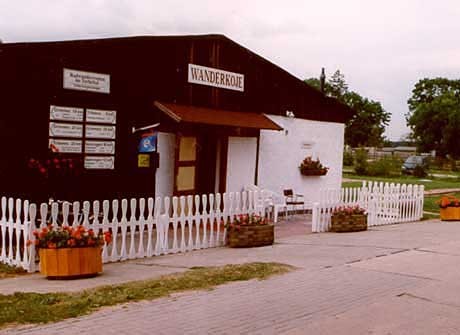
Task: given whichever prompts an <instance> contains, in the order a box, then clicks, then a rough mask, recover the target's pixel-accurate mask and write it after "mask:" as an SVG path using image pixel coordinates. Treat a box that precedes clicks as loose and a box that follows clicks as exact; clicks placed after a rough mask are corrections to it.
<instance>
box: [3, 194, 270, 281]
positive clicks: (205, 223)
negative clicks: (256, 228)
mask: <svg viewBox="0 0 460 335" xmlns="http://www.w3.org/2000/svg"><path fill="white" fill-rule="evenodd" d="M259 198H260V194H259V192H250V191H247V192H242V193H228V194H223V195H221V194H215V195H214V194H210V195H202V196H198V195H196V196H187V197H183V196H182V197H180V198H178V197H172V198H169V197H165V198H160V197H158V198H156V199H155V200H154V199H153V198H149V199H147V200H146V199H131V200H130V201H128V200H127V199H123V200H121V202H120V201H119V200H113V201H108V200H104V201H103V202H102V207H101V203H100V202H99V201H94V202H93V203H92V205H91V203H90V202H88V201H85V202H83V206H82V210H80V203H79V202H74V203H73V204H70V203H68V202H63V203H57V202H54V203H53V204H52V205H51V206H49V205H48V204H41V205H40V208H39V213H37V207H36V205H35V204H30V205H29V202H28V201H27V200H26V201H22V200H20V199H17V200H14V199H12V198H9V199H8V200H7V199H6V198H5V197H3V198H2V199H1V216H0V218H1V219H0V235H1V239H0V241H1V246H0V247H1V252H0V262H3V263H6V264H10V265H14V266H17V267H22V268H24V269H26V270H28V271H29V272H33V271H35V270H37V269H36V266H35V258H36V250H35V247H34V245H33V244H32V245H30V246H28V247H27V246H26V241H27V240H28V239H31V240H33V239H34V236H33V234H32V231H33V230H34V229H35V228H38V227H43V226H45V225H46V224H47V223H49V224H51V225H53V226H55V227H56V226H58V225H64V226H66V225H72V226H75V225H79V224H81V225H83V226H85V227H87V228H92V229H93V230H94V231H95V233H98V232H99V231H101V230H102V231H104V232H105V231H111V232H112V235H113V242H112V244H111V245H110V246H106V245H104V247H103V251H102V259H103V262H104V263H108V262H116V261H120V260H126V259H135V258H144V257H152V256H156V255H162V254H169V253H179V252H188V251H191V250H196V249H204V248H211V247H218V246H222V245H224V244H225V239H226V231H225V228H224V227H225V224H226V223H228V222H233V221H234V219H235V216H236V215H240V214H252V213H257V214H260V215H263V214H264V209H263V207H261V206H260V201H259Z"/></svg>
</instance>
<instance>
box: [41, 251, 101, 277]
mask: <svg viewBox="0 0 460 335" xmlns="http://www.w3.org/2000/svg"><path fill="white" fill-rule="evenodd" d="M101 253H102V249H101V247H84V248H59V249H47V248H40V249H39V254H40V272H41V273H42V274H43V275H45V276H47V277H54V278H69V277H87V276H94V275H97V274H98V273H99V272H102V255H101Z"/></svg>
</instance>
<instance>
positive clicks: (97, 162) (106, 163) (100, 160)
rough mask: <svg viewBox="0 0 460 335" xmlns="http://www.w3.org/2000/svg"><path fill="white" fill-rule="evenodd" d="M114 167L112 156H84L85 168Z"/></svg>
mask: <svg viewBox="0 0 460 335" xmlns="http://www.w3.org/2000/svg"><path fill="white" fill-rule="evenodd" d="M114 168H115V157H113V156H86V157H85V169H90V170H94V169H97V170H113V169H114Z"/></svg>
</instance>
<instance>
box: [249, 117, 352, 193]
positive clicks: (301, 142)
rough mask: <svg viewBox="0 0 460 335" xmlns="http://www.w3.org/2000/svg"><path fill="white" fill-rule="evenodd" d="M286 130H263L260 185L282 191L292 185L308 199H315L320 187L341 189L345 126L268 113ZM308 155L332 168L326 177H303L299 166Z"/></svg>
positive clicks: (261, 135)
mask: <svg viewBox="0 0 460 335" xmlns="http://www.w3.org/2000/svg"><path fill="white" fill-rule="evenodd" d="M268 116H269V117H270V118H271V119H272V120H273V121H275V122H276V123H278V124H279V125H281V126H282V127H283V128H284V129H285V130H284V131H270V130H262V131H261V134H260V146H259V171H258V173H259V175H258V176H259V178H258V185H259V186H260V187H263V188H266V189H269V190H272V191H275V192H277V193H279V194H282V191H283V189H287V188H292V189H293V190H294V192H296V193H300V194H303V195H304V196H305V200H307V201H315V200H317V198H318V190H319V189H321V188H329V187H331V188H338V187H340V186H341V182H342V157H343V144H344V129H345V128H344V125H343V124H341V123H334V122H320V121H310V120H304V119H297V118H287V117H282V116H277V115H268ZM306 156H313V158H319V159H320V161H321V163H322V164H323V165H325V166H327V167H329V172H328V173H327V175H325V176H321V177H313V176H309V177H307V176H302V175H301V174H300V171H299V168H298V167H299V165H300V163H301V161H302V160H303V159H304V158H305V157H306Z"/></svg>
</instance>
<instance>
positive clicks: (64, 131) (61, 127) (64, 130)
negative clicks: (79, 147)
mask: <svg viewBox="0 0 460 335" xmlns="http://www.w3.org/2000/svg"><path fill="white" fill-rule="evenodd" d="M49 136H51V137H55V136H56V137H83V125H81V124H70V123H60V122H50V128H49Z"/></svg>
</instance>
